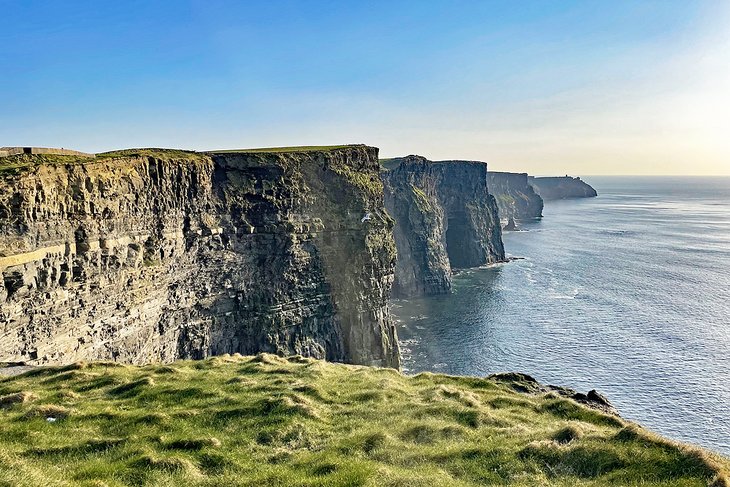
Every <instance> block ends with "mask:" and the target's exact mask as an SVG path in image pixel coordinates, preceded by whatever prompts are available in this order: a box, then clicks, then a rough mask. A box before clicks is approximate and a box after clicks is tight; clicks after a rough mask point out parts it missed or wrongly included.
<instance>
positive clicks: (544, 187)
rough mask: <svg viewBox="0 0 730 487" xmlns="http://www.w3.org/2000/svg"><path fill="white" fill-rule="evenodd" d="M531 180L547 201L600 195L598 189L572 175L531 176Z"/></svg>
mask: <svg viewBox="0 0 730 487" xmlns="http://www.w3.org/2000/svg"><path fill="white" fill-rule="evenodd" d="M529 182H530V184H531V185H532V187H533V188H535V192H536V193H537V194H539V195H540V196H541V197H542V199H543V200H545V201H547V200H563V199H568V198H592V197H594V196H598V193H596V190H595V189H593V188H592V187H591V186H590V185H589V184H587V183H585V182H584V181H583V180H581V179H580V178H573V177H570V176H562V177H547V178H537V177H534V176H530V178H529Z"/></svg>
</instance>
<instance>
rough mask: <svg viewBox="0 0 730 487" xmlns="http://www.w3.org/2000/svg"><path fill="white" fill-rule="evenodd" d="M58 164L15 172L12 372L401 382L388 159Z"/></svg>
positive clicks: (10, 174) (314, 156)
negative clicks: (222, 373) (205, 368)
mask: <svg viewBox="0 0 730 487" xmlns="http://www.w3.org/2000/svg"><path fill="white" fill-rule="evenodd" d="M49 157H50V156H30V155H23V156H11V157H9V158H7V161H8V165H7V167H9V168H11V169H10V170H5V171H3V170H2V167H0V273H1V274H2V279H1V280H0V361H23V362H27V363H32V364H46V363H68V362H72V361H76V360H80V359H85V360H96V359H111V360H116V361H121V362H128V363H145V362H150V361H172V360H175V359H180V358H201V357H204V356H208V355H216V354H221V353H233V352H240V353H244V354H250V353H255V352H260V351H267V352H274V353H279V354H288V353H298V354H302V355H306V356H311V357H316V358H325V359H328V360H333V361H343V362H351V363H357V364H369V365H370V364H372V365H382V366H391V367H398V365H399V353H398V345H397V339H396V336H395V330H394V326H393V323H392V320H391V318H390V315H389V313H388V299H389V297H390V291H391V285H392V281H393V273H394V268H395V244H394V242H393V237H392V225H393V223H392V220H391V218H390V217H389V216H388V215H387V213H386V212H385V211H384V207H383V190H382V184H381V181H380V179H379V177H378V170H379V163H378V158H377V149H375V148H372V147H366V146H340V147H334V148H301V149H291V150H271V151H239V152H218V153H207V154H201V153H193V152H186V151H165V150H130V151H120V152H116V153H109V154H100V155H98V156H97V158H96V159H93V160H89V159H81V158H74V157H72V156H53V158H49ZM16 159H17V160H16ZM365 215H367V216H368V217H367V218H364V216H365Z"/></svg>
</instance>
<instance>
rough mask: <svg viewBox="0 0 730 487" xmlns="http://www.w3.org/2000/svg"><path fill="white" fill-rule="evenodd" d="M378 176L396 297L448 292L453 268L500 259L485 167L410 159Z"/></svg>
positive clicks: (499, 241)
mask: <svg viewBox="0 0 730 487" xmlns="http://www.w3.org/2000/svg"><path fill="white" fill-rule="evenodd" d="M388 167H389V169H388V170H385V171H383V172H382V173H381V175H382V179H383V181H384V185H385V205H386V208H387V209H388V212H389V213H390V214H391V215H392V216H393V217H394V219H395V222H396V224H395V230H394V234H395V241H396V246H397V249H398V259H397V264H396V277H395V284H394V295H395V296H397V297H406V296H418V295H432V294H443V293H447V292H449V291H450V289H451V269H452V268H466V267H475V266H480V265H484V264H489V263H494V262H499V261H502V260H504V258H505V254H504V247H503V245H502V231H501V227H500V225H499V217H498V211H497V203H496V201H495V199H494V197H493V196H492V195H491V194H489V192H488V191H487V165H486V164H485V163H483V162H474V161H440V162H432V161H428V160H427V159H425V158H423V157H420V156H408V157H404V158H399V159H393V160H390V161H389V162H388Z"/></svg>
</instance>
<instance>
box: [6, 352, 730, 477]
mask: <svg viewBox="0 0 730 487" xmlns="http://www.w3.org/2000/svg"><path fill="white" fill-rule="evenodd" d="M511 386H512V385H511V384H509V383H504V382H497V381H494V380H490V379H477V378H466V377H450V376H444V375H434V374H421V375H418V376H415V377H406V376H403V375H401V374H399V373H398V372H396V371H394V370H389V369H375V368H367V367H355V366H346V365H339V364H328V363H325V362H321V361H315V360H310V359H304V358H301V357H290V358H288V359H284V358H279V357H276V356H273V355H264V354H262V355H259V356H257V357H253V358H252V357H240V356H232V357H231V356H222V357H216V358H212V359H208V360H204V361H199V362H178V363H174V364H170V365H150V366H145V367H133V366H119V365H116V364H103V363H100V364H90V365H87V364H83V363H82V364H75V365H72V366H68V367H55V368H41V369H36V370H34V371H31V372H29V373H26V374H24V375H22V376H16V377H12V378H6V379H4V380H2V381H0V485H3V486H5V485H7V486H11V485H12V486H14V485H22V486H35V485H47V486H52V485H74V486H75V485H88V486H103V485H107V486H121V485H163V486H173V485H175V486H177V485H186V486H187V485H193V486H217V485H233V486H235V485H246V486H248V485H250V486H258V485H266V486H320V485H321V486H360V485H361V486H393V487H395V486H427V487H438V486H457V487H458V486H476V485H524V486H528V485H530V486H532V485H548V486H549V485H595V486H597V485H607V484H609V485H610V484H612V485H642V486H654V485H657V486H659V485H661V486H706V485H708V484H710V483H713V482H714V484H713V485H716V486H722V485H727V483H726V480H725V479H724V478H723V477H722V476H723V475H725V474H726V470H723V469H726V468H727V463H726V460H723V459H720V458H717V457H714V456H711V455H709V454H707V453H705V452H703V451H700V450H698V449H694V448H690V447H685V446H682V445H678V444H675V443H672V442H669V441H667V440H664V439H661V438H659V437H657V436H655V435H653V434H651V433H648V432H646V431H644V430H642V429H640V428H638V427H636V426H634V425H632V424H629V423H626V422H624V421H623V420H620V419H618V418H616V417H614V416H608V415H605V414H603V413H600V412H597V411H594V410H590V409H587V408H585V407H583V406H580V405H578V404H577V403H574V402H572V401H570V400H567V399H563V398H558V397H556V396H553V395H527V394H520V393H517V392H515V391H514V390H513V389H512V388H511ZM11 394H14V396H11V399H7V400H5V402H3V399H2V397H6V396H10V395H11ZM47 418H55V419H56V421H53V422H50V421H48V419H47Z"/></svg>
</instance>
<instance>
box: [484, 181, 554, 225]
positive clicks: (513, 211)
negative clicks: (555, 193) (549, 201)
mask: <svg viewBox="0 0 730 487" xmlns="http://www.w3.org/2000/svg"><path fill="white" fill-rule="evenodd" d="M487 177H488V182H489V192H490V193H491V194H493V195H494V197H495V198H496V200H497V207H498V208H499V216H500V218H502V219H509V218H513V219H515V220H528V219H531V218H540V217H541V216H542V208H543V201H542V198H541V197H540V196H539V195H538V194H537V193H535V190H534V189H533V187H532V186H530V184H529V183H528V179H527V174H526V173H521V174H520V173H510V172H493V171H489V172H488V173H487Z"/></svg>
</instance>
